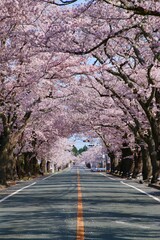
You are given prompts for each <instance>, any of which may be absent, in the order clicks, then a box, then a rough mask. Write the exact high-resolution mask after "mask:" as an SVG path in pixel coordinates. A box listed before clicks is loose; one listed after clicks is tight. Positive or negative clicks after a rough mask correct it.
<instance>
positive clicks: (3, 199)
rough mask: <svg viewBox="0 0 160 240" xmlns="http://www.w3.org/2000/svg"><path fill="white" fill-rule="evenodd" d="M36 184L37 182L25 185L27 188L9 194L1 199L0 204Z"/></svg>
mask: <svg viewBox="0 0 160 240" xmlns="http://www.w3.org/2000/svg"><path fill="white" fill-rule="evenodd" d="M36 183H37V182H33V183H32V184H30V185H27V186H25V187H23V188H20V189H18V190H17V191H15V192H13V193H11V194H10V195H8V196H6V197H4V198H2V199H1V200H0V203H1V202H4V201H5V200H6V199H8V198H10V197H12V196H13V195H15V194H17V193H18V192H21V191H22V190H24V189H25V188H29V187H31V186H33V185H35V184H36Z"/></svg>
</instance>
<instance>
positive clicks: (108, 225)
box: [81, 171, 160, 240]
mask: <svg viewBox="0 0 160 240" xmlns="http://www.w3.org/2000/svg"><path fill="white" fill-rule="evenodd" d="M124 182H126V183H127V184H132V185H133V186H134V185H135V186H136V185H137V186H138V187H139V185H138V184H136V183H133V181H132V182H129V181H127V180H126V181H124ZM81 186H82V192H83V209H84V219H85V239H86V240H95V239H101V240H120V239H121V240H122V239H123V240H126V239H128V240H129V239H130V240H132V239H136V240H142V239H143V240H149V239H152V240H153V239H154V240H156V239H157V240H158V239H160V202H158V201H155V200H154V199H152V198H150V197H149V196H147V195H145V194H143V193H141V192H139V191H137V190H136V189H133V188H131V187H129V186H127V185H124V184H122V183H121V180H118V179H116V180H112V179H110V178H107V177H104V176H102V175H101V174H99V173H89V172H87V173H86V172H84V171H81ZM146 189H148V191H149V188H146ZM143 190H144V189H143ZM155 191H156V193H157V194H158V190H155ZM159 196H160V195H159ZM159 199H160V198H159Z"/></svg>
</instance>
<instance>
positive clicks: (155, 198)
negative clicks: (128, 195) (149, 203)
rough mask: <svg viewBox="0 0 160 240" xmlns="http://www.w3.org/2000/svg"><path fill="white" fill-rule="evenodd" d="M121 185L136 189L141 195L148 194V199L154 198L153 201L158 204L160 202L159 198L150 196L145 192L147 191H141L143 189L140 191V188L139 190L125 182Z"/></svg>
mask: <svg viewBox="0 0 160 240" xmlns="http://www.w3.org/2000/svg"><path fill="white" fill-rule="evenodd" d="M121 183H122V184H124V185H126V186H128V187H131V188H134V189H136V190H137V191H139V192H141V193H144V194H146V195H147V196H148V197H150V198H153V199H154V200H156V201H157V202H160V199H159V198H157V197H154V196H153V195H151V194H149V193H147V192H145V191H143V190H141V189H139V188H137V187H134V186H132V185H130V184H127V183H125V182H123V181H121Z"/></svg>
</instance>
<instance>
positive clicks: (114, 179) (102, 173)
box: [100, 173, 116, 181]
mask: <svg viewBox="0 0 160 240" xmlns="http://www.w3.org/2000/svg"><path fill="white" fill-rule="evenodd" d="M100 174H101V175H103V176H105V177H107V178H109V179H111V180H114V181H115V180H116V179H115V178H111V177H108V176H106V175H105V174H104V173H100Z"/></svg>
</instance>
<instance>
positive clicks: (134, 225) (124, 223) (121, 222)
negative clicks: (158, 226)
mask: <svg viewBox="0 0 160 240" xmlns="http://www.w3.org/2000/svg"><path fill="white" fill-rule="evenodd" d="M116 223H119V224H123V225H127V226H131V227H137V228H142V229H149V228H150V227H147V226H143V225H138V224H134V223H128V222H123V221H116Z"/></svg>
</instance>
